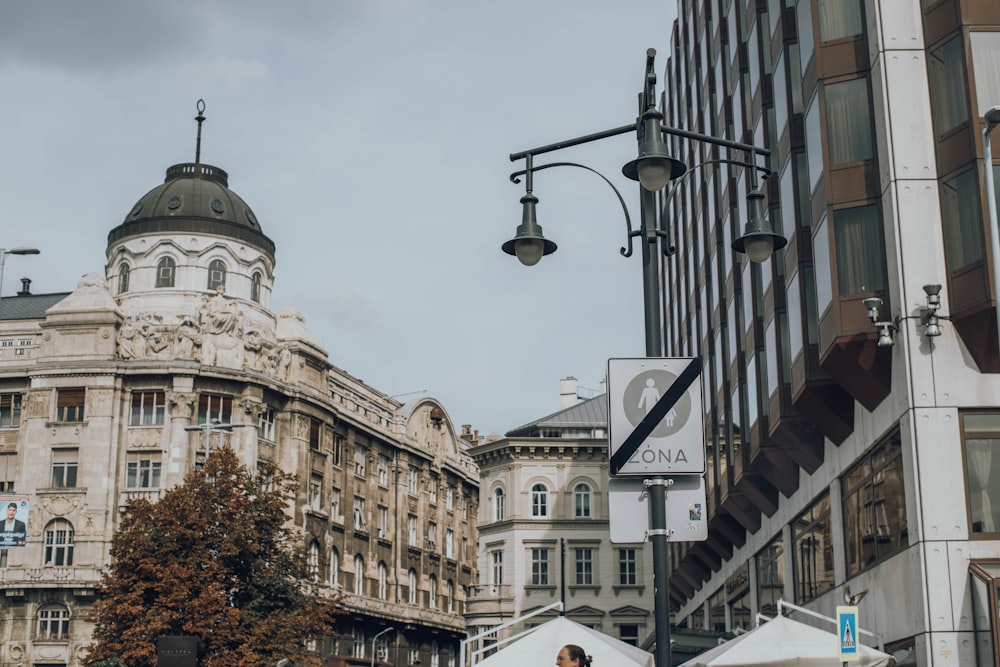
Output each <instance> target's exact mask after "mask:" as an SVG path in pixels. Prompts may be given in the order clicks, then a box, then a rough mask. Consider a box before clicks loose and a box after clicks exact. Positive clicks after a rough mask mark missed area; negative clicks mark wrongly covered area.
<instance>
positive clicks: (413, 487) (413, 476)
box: [406, 467, 420, 496]
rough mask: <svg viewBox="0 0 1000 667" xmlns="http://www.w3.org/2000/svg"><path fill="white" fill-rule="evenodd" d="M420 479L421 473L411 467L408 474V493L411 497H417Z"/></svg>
mask: <svg viewBox="0 0 1000 667" xmlns="http://www.w3.org/2000/svg"><path fill="white" fill-rule="evenodd" d="M419 479H420V471H418V470H417V469H416V468H413V467H411V468H410V469H409V470H408V471H407V474H406V492H407V493H408V494H410V495H411V496H415V495H417V491H418V490H419V485H418V481H419Z"/></svg>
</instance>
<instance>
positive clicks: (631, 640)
mask: <svg viewBox="0 0 1000 667" xmlns="http://www.w3.org/2000/svg"><path fill="white" fill-rule="evenodd" d="M618 639H620V640H622V641H623V642H625V643H626V644H631V645H632V646H638V645H639V626H638V625H637V624H635V623H621V624H619V625H618Z"/></svg>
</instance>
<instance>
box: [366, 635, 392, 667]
mask: <svg viewBox="0 0 1000 667" xmlns="http://www.w3.org/2000/svg"><path fill="white" fill-rule="evenodd" d="M395 629H396V628H394V627H392V626H391V625H390V626H389V627H388V628H386V629H385V630H382V631H380V632H376V633H375V636H374V637H372V662H371V667H375V642H376V641H377V640H378V638H379V637H381V636H382V635H384V634H385V633H387V632H392V631H393V630H395Z"/></svg>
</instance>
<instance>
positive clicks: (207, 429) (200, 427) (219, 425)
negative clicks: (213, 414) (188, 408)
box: [184, 419, 250, 475]
mask: <svg viewBox="0 0 1000 667" xmlns="http://www.w3.org/2000/svg"><path fill="white" fill-rule="evenodd" d="M248 427H250V424H231V423H224V422H222V421H221V420H219V419H212V420H210V421H207V422H205V423H204V424H192V425H191V426H185V427H184V430H185V431H201V432H202V433H204V434H205V474H206V475H208V455H209V454H210V453H211V448H212V434H213V433H232V432H233V429H234V428H248Z"/></svg>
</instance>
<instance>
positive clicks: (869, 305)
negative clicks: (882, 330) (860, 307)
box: [861, 296, 882, 324]
mask: <svg viewBox="0 0 1000 667" xmlns="http://www.w3.org/2000/svg"><path fill="white" fill-rule="evenodd" d="M861 303H863V304H864V305H865V309H866V310H867V311H868V319H870V320H871V321H872V324H875V323H876V322H878V309H879V308H881V307H882V299H880V298H878V297H877V296H870V297H868V298H867V299H865V300H864V301H862V302H861Z"/></svg>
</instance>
